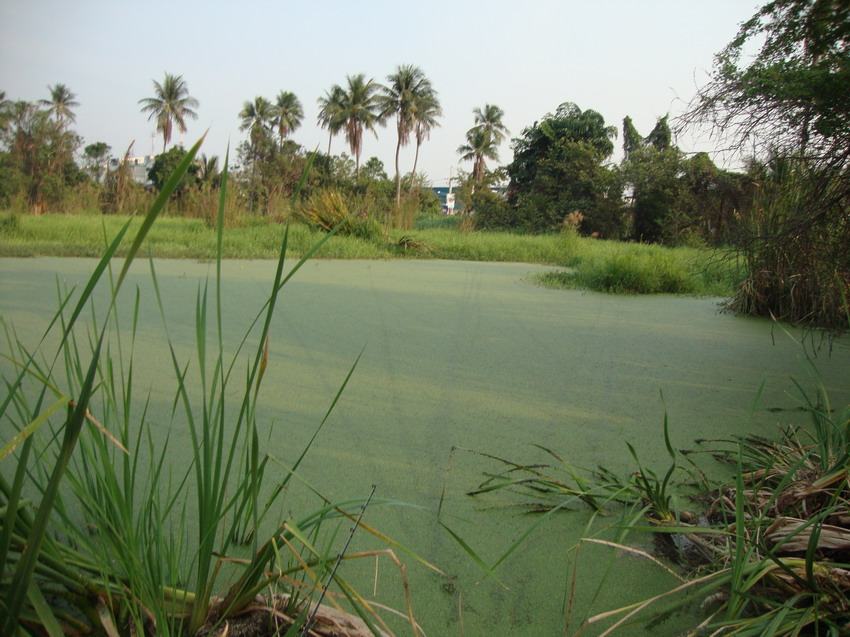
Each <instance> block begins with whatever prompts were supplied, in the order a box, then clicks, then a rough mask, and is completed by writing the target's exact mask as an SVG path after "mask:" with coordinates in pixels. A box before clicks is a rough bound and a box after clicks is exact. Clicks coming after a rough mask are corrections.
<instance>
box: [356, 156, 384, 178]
mask: <svg viewBox="0 0 850 637" xmlns="http://www.w3.org/2000/svg"><path fill="white" fill-rule="evenodd" d="M362 172H363V177H364V178H365V179H371V180H376V181H383V180H385V179H387V178H388V177H387V173H386V171H385V170H384V162H382V161H381V160H380V159H378V158H377V157H370V158H369V161H367V162H366V163H365V164H363V169H362Z"/></svg>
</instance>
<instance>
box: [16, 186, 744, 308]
mask: <svg viewBox="0 0 850 637" xmlns="http://www.w3.org/2000/svg"><path fill="white" fill-rule="evenodd" d="M338 203H339V202H335V201H334V200H333V199H332V198H329V197H328V196H325V197H324V198H322V197H319V198H316V200H315V201H314V200H312V199H311V200H309V201H308V202H307V203H306V204H303V205H300V206H299V207H298V210H300V211H302V213H301V218H303V219H304V220H306V221H307V222H309V223H304V222H302V223H293V224H292V225H291V226H290V230H289V239H288V245H287V257H289V258H299V257H300V256H301V255H303V254H305V253H306V252H307V251H308V250H310V248H311V247H312V246H313V245H315V244H316V243H317V242H319V241H323V245H322V248H321V251H320V252H318V254H317V256H318V257H319V258H324V259H397V258H413V259H451V260H461V261H491V262H513V263H536V264H542V265H553V266H560V267H563V268H565V269H561V270H557V271H554V272H551V273H547V274H544V275H541V276H540V277H539V278H538V280H539V281H540V282H541V283H542V284H544V285H547V286H551V287H566V288H579V289H590V290H596V291H600V292H609V293H627V294H653V293H659V292H660V293H670V294H692V295H708V296H728V295H730V294H731V293H732V291H733V290H734V289H735V287H736V286H737V285H738V283H739V282H740V281H741V279H742V275H741V272H740V267H739V264H738V262H737V261H736V259H735V257H734V256H733V255H732V254H731V253H722V252H707V251H700V250H697V249H693V248H684V247H679V248H663V247H659V246H652V245H644V244H627V243H621V242H616V241H604V240H597V239H587V238H580V237H577V236H575V237H572V236H566V235H565V234H564V233H561V234H548V235H523V234H516V233H510V232H495V231H475V232H460V231H459V229H458V228H459V226H458V223H457V220H456V219H453V218H452V219H451V220H450V221H451V223H446V222H444V221H443V220H442V219H437V220H436V221H435V220H434V219H432V218H424V217H423V218H420V219H419V220H418V222H417V226H418V227H417V228H416V229H413V230H397V229H389V230H382V229H381V228H380V227H378V226H377V225H375V223H372V222H369V221H368V220H363V219H359V218H356V217H351V216H346V215H345V212H346V211H345V210H344V209H341V208H340V207H339V206H338V205H337V204H338ZM446 218H447V219H448V217H446ZM10 219H11V216H10ZM128 221H129V222H130V223H131V228H133V227H136V226H135V225H133V224H138V223H139V222H140V220H139V219H138V218H132V217H118V216H104V217H97V216H70V215H43V216H40V217H34V216H31V215H19V216H17V217H15V218H14V221H10V222H9V223H8V224H5V226H8V227H7V229H6V230H4V232H2V233H0V256H9V257H12V256H19V257H20V256H88V257H91V256H97V255H99V254H100V250H101V246H102V243H103V237H104V235H105V236H107V237H110V238H111V237H113V236H115V234H116V233H117V232H118V231H119V229H120V228H122V227H123V224H125V223H127V222H128ZM437 221H439V222H440V223H437ZM225 223H226V224H227V220H226V219H225ZM334 224H342V225H341V226H340V228H341V229H342V230H343V231H345V233H346V235H345V236H341V235H340V234H339V232H337V233H336V234H334V235H333V236H331V237H327V236H326V235H327V228H329V227H334ZM5 226H4V227H5ZM280 229H281V226H280V225H279V224H278V223H276V222H275V221H273V220H270V219H267V218H257V217H242V218H239V219H235V220H232V222H231V223H230V224H228V225H227V227H226V229H225V231H224V233H223V238H222V242H221V254H222V257H223V258H227V259H274V258H276V257H277V250H278V245H277V237H278V236H279V234H280ZM216 235H217V232H216V230H215V229H214V228H211V227H210V226H209V224H207V223H206V222H205V221H204V220H203V219H199V218H193V219H189V218H185V217H168V216H166V217H164V218H163V219H161V220H160V221H158V222H157V224H156V226H154V227H153V228H151V231H150V232H149V233H148V236H147V238H146V240H145V245H144V249H145V250H149V251H150V253H151V254H152V255H153V256H155V257H161V258H192V259H210V258H214V255H215V251H216V249H217V241H216ZM125 250H126V248H123V247H121V246H119V247H118V249H117V254H118V255H119V256H123V255H124V254H125Z"/></svg>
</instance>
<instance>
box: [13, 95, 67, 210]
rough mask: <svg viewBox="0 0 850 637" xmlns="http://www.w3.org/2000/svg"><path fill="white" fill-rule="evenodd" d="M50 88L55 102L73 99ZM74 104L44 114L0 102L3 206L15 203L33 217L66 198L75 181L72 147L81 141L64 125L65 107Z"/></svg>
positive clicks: (21, 104) (25, 104)
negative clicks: (56, 99) (0, 109)
mask: <svg viewBox="0 0 850 637" xmlns="http://www.w3.org/2000/svg"><path fill="white" fill-rule="evenodd" d="M56 88H57V89H60V92H62V95H59V96H57V97H58V98H61V99H66V100H70V98H71V97H73V94H72V93H70V92H67V89H66V88H65V87H64V86H63V85H57V87H56ZM74 104H75V103H74V102H70V101H66V102H65V103H64V106H62V105H60V106H61V108H60V107H57V109H58V110H54V109H53V108H52V107H51V108H48V109H46V110H45V109H42V108H40V107H39V105H37V104H32V103H29V102H23V101H18V102H4V104H3V106H2V109H3V119H4V128H3V129H2V130H0V144H2V148H3V149H4V152H3V153H2V155H0V177H2V181H3V183H2V185H0V197H2V198H3V199H4V200H5V202H6V204H7V205H9V204H11V203H12V202H13V201H15V200H21V201H22V202H24V203H23V205H24V207H25V208H28V209H29V210H30V211H31V212H33V213H35V214H42V213H44V212H46V211H48V210H61V209H62V206H63V204H64V200H65V196H66V194H67V193H68V192H69V190H70V189H71V188H72V187H73V186H74V185H76V184H77V183H79V182H80V180H81V175H80V171H79V169H77V168H76V165H75V164H74V161H73V149H74V148H76V147H78V146H79V145H80V143H81V140H80V138H79V136H78V135H77V134H76V133H74V132H73V131H71V130H68V128H67V126H66V124H67V123H68V122H70V121H73V117H72V115H73V113H71V112H70V111H69V110H68V107H69V106H71V105H74ZM61 113H64V114H61ZM54 114H55V116H51V115H54Z"/></svg>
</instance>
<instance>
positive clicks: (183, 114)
mask: <svg viewBox="0 0 850 637" xmlns="http://www.w3.org/2000/svg"><path fill="white" fill-rule="evenodd" d="M153 87H154V97H145V98H144V99H140V100H139V104H141V105H142V112H143V113H144V112H145V111H148V112H150V116H149V117H148V121H150V120H151V119H153V118H154V117H155V118H156V130H158V131H159V132H161V133H162V152H165V148H166V147H167V146H168V142H170V141H171V130H172V127H173V126H174V125H175V124H176V125H177V130H179V131H180V132H181V133H185V132H186V118H187V117H190V118H192V119H198V114H197V113H196V112H195V111H193V110H192V108H197V107H198V104H199V103H198V100H196V99H195V98H194V97H192V96H191V95H189V88H188V87H187V86H186V82H185V80H184V79H183V76H182V75H171V74H170V73H166V74H165V81H164V82H163V83H162V84H160V83H159V82H157V81H156V80H153Z"/></svg>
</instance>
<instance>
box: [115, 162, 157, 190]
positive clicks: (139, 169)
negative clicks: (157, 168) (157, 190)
mask: <svg viewBox="0 0 850 637" xmlns="http://www.w3.org/2000/svg"><path fill="white" fill-rule="evenodd" d="M155 159H156V155H144V156H142V157H127V158H126V160H125V158H124V157H120V158H115V157H113V158H112V159H110V160H109V164H108V168H109V171H110V172H112V171H113V170H117V169H118V166H120V165H121V164H122V163H124V162H125V161H126V162H127V163H128V164H129V165H130V174H131V175H132V176H133V181H135V182H136V183H138V184H142V185H143V186H149V185H150V183H151V182H150V179H148V171H149V170H150V169H151V167H152V166H153V162H154V160H155Z"/></svg>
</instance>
